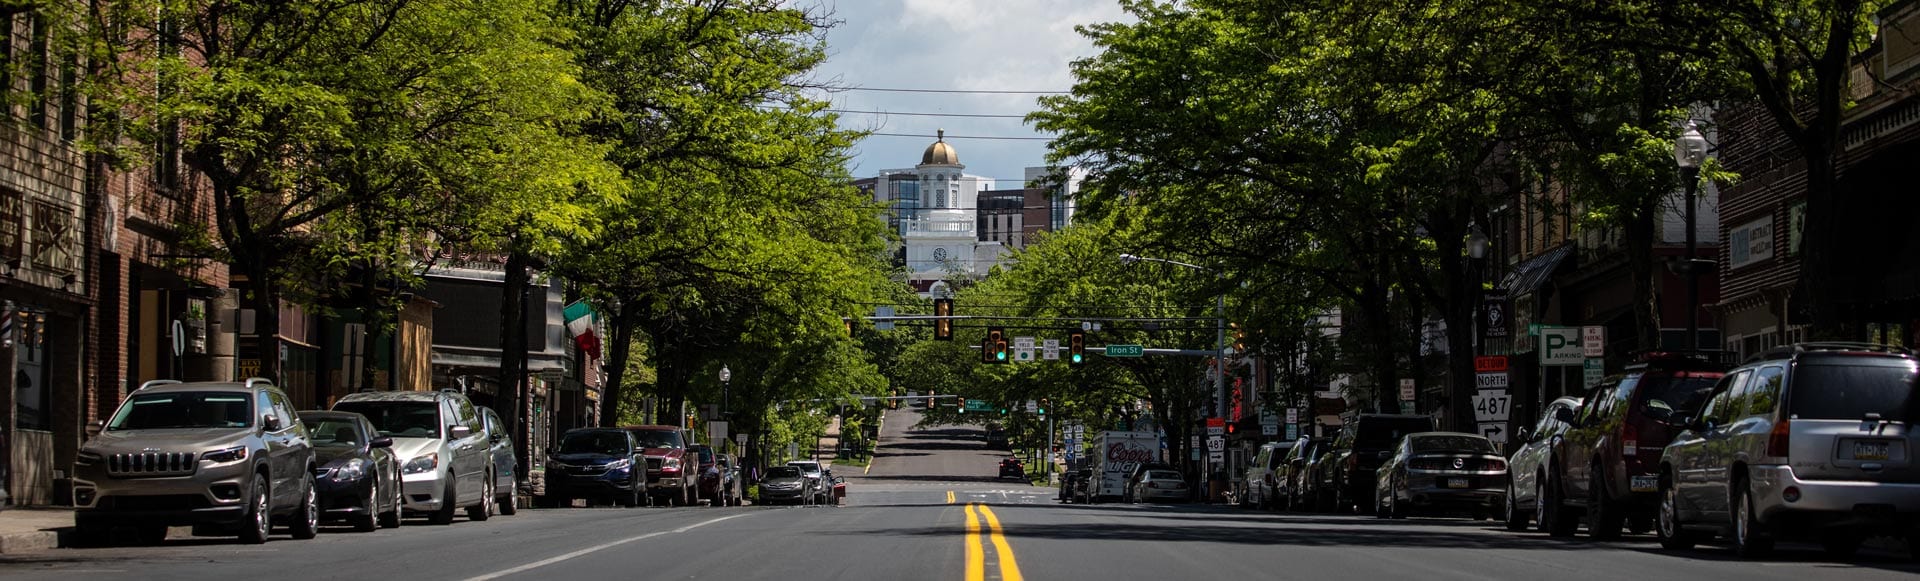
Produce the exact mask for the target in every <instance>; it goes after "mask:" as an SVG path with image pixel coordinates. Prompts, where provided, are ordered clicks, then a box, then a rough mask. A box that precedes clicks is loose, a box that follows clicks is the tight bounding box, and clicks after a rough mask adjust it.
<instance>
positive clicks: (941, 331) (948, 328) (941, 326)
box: [933, 299, 953, 341]
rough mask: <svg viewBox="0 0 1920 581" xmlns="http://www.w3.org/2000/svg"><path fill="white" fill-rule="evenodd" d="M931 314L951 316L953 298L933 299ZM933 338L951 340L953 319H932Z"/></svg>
mask: <svg viewBox="0 0 1920 581" xmlns="http://www.w3.org/2000/svg"><path fill="white" fill-rule="evenodd" d="M933 316H935V317H951V316H953V299H933ZM933 340H935V341H952V340H953V321H952V320H950V319H944V318H943V319H934V320H933Z"/></svg>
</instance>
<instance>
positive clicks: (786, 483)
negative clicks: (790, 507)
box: [756, 466, 820, 504]
mask: <svg viewBox="0 0 1920 581" xmlns="http://www.w3.org/2000/svg"><path fill="white" fill-rule="evenodd" d="M814 482H815V481H814V479H812V478H808V477H807V475H806V473H804V472H801V471H800V469H799V468H796V467H793V466H775V467H772V468H768V469H767V476H766V477H765V478H762V479H760V497H759V498H758V499H756V501H757V502H759V503H760V504H777V503H783V502H785V503H792V504H813V501H814V499H816V498H819V496H820V490H819V489H818V488H816V486H817V485H816V484H814Z"/></svg>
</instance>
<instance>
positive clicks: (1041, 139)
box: [867, 133, 1053, 141]
mask: <svg viewBox="0 0 1920 581" xmlns="http://www.w3.org/2000/svg"><path fill="white" fill-rule="evenodd" d="M867 135H878V136H881V137H918V138H921V139H926V138H928V137H944V138H946V139H997V140H1004V141H1053V138H1052V137H1007V136H1004V135H951V134H949V135H945V136H934V135H927V134H924V133H868V134H867Z"/></svg>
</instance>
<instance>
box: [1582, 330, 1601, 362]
mask: <svg viewBox="0 0 1920 581" xmlns="http://www.w3.org/2000/svg"><path fill="white" fill-rule="evenodd" d="M1580 350H1581V351H1582V354H1583V355H1585V356H1587V357H1606V356H1607V328H1606V327H1601V326H1598V325H1588V326H1585V327H1581V328H1580Z"/></svg>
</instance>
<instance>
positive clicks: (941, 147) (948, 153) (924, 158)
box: [920, 129, 960, 165]
mask: <svg viewBox="0 0 1920 581" xmlns="http://www.w3.org/2000/svg"><path fill="white" fill-rule="evenodd" d="M938 135H939V137H938V139H937V140H936V141H934V142H933V145H929V146H927V152H926V153H922V154H920V165H960V152H957V151H954V150H953V146H951V145H947V130H945V129H941V130H940V131H939V133H938Z"/></svg>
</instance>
